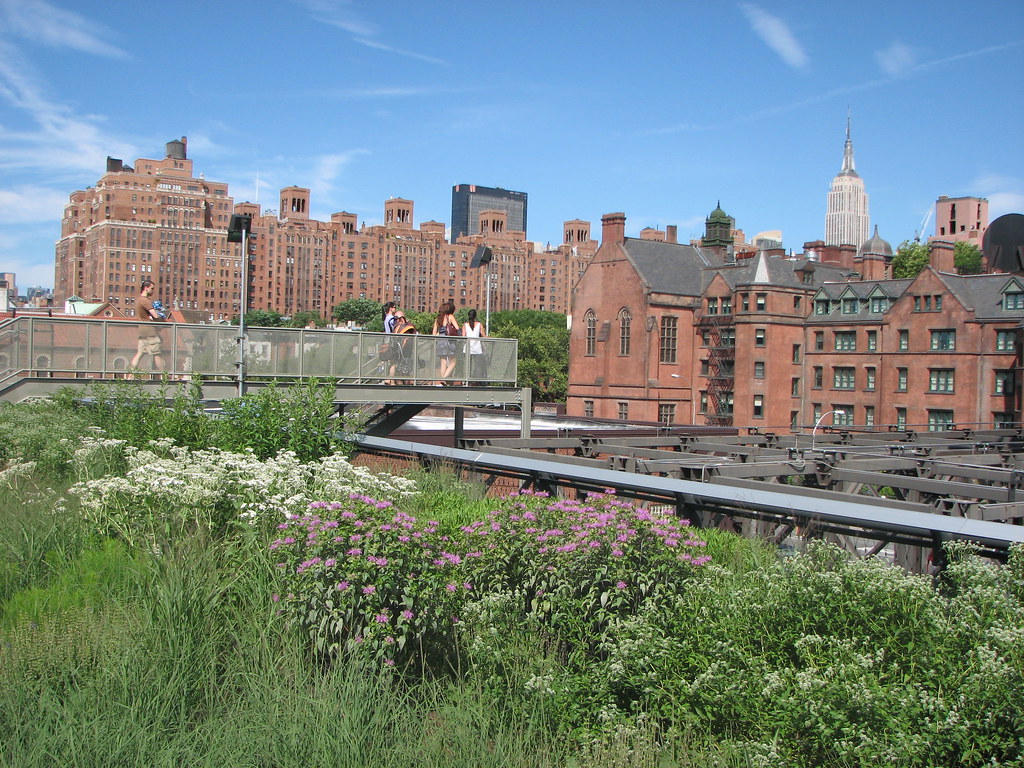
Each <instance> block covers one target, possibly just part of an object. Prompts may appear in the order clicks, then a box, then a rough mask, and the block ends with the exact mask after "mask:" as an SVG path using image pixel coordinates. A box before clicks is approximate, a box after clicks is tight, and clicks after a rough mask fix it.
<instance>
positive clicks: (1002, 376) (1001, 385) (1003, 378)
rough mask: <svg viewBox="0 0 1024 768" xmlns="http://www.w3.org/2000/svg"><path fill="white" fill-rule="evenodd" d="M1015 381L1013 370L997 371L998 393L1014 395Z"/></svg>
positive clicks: (996, 390) (996, 391)
mask: <svg viewBox="0 0 1024 768" xmlns="http://www.w3.org/2000/svg"><path fill="white" fill-rule="evenodd" d="M1013 381H1014V379H1013V371H996V389H995V393H996V394H997V395H1012V394H1013V389H1014V387H1013Z"/></svg>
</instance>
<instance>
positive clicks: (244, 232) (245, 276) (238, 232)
mask: <svg viewBox="0 0 1024 768" xmlns="http://www.w3.org/2000/svg"><path fill="white" fill-rule="evenodd" d="M251 226H252V218H251V217H249V216H245V215H242V214H238V213H233V214H231V221H230V222H229V223H228V242H229V243H241V245H242V279H241V281H240V282H241V288H240V298H239V302H238V362H237V363H236V365H237V366H238V396H239V397H242V396H243V395H244V394H245V313H246V312H248V311H249V307H248V297H249V229H250V227H251Z"/></svg>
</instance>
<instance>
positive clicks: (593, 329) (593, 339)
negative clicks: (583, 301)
mask: <svg viewBox="0 0 1024 768" xmlns="http://www.w3.org/2000/svg"><path fill="white" fill-rule="evenodd" d="M586 322H587V352H586V354H588V355H594V354H596V353H597V315H595V314H594V310H592V309H588V310H587V314H586Z"/></svg>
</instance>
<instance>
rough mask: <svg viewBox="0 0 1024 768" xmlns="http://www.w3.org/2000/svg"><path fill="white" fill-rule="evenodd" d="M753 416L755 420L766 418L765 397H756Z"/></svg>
mask: <svg viewBox="0 0 1024 768" xmlns="http://www.w3.org/2000/svg"><path fill="white" fill-rule="evenodd" d="M753 416H754V418H755V419H763V418H764V395H754V411H753Z"/></svg>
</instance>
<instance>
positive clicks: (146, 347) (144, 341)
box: [139, 336, 160, 355]
mask: <svg viewBox="0 0 1024 768" xmlns="http://www.w3.org/2000/svg"><path fill="white" fill-rule="evenodd" d="M139 352H141V353H142V354H144V355H159V354H160V337H159V336H142V337H140V338H139Z"/></svg>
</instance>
